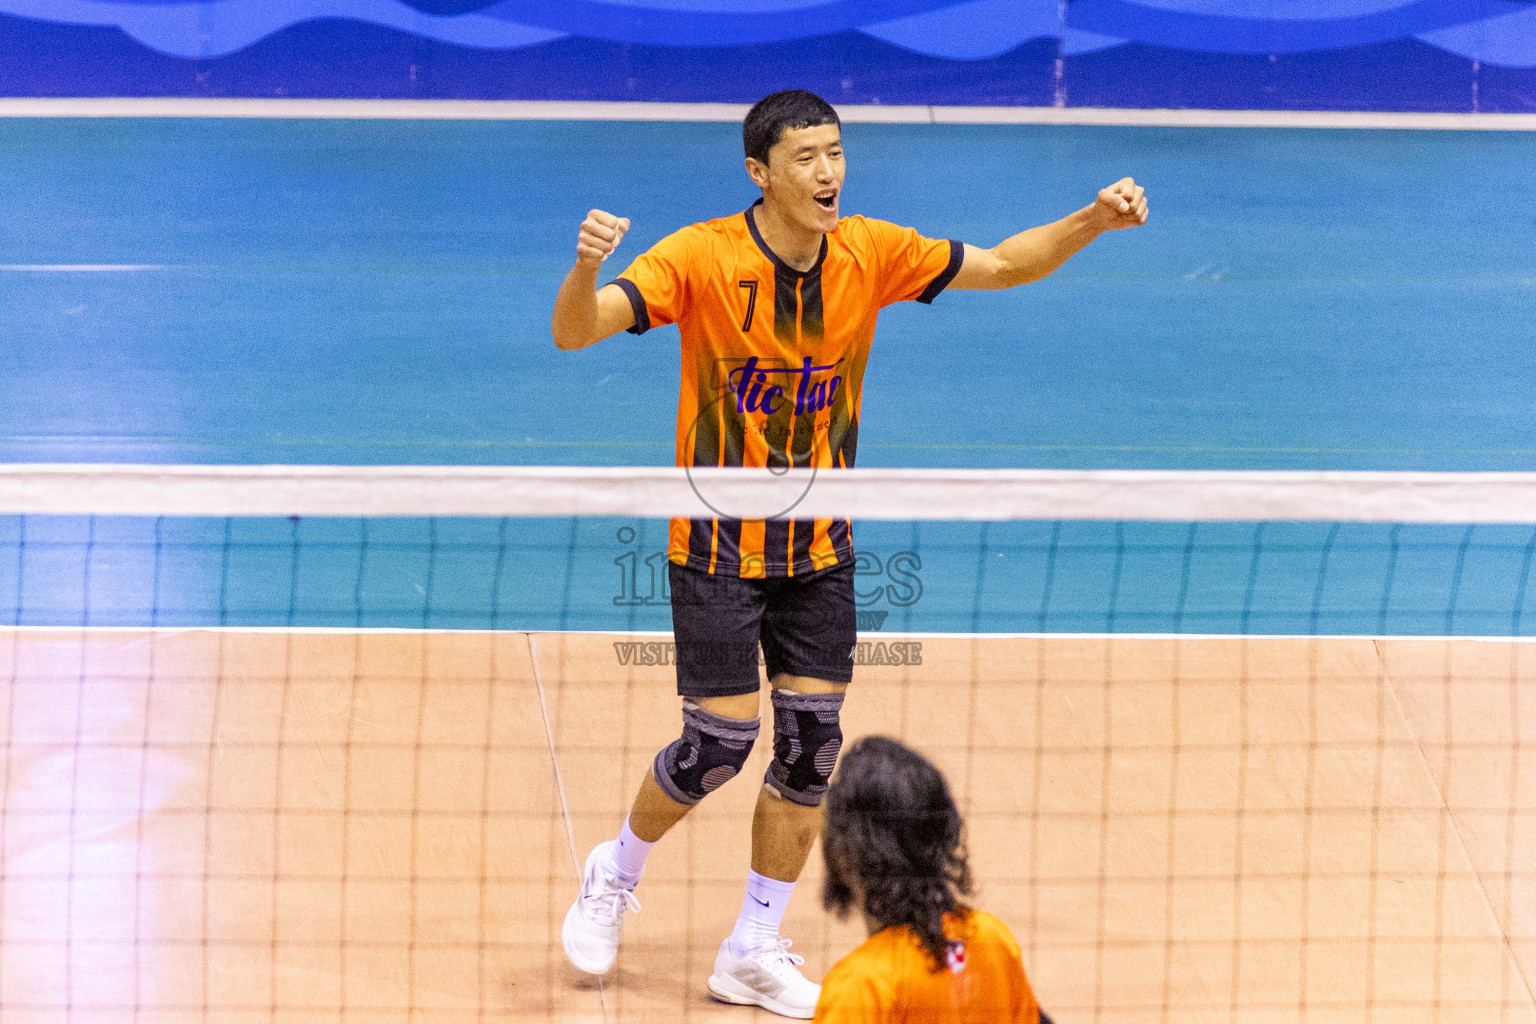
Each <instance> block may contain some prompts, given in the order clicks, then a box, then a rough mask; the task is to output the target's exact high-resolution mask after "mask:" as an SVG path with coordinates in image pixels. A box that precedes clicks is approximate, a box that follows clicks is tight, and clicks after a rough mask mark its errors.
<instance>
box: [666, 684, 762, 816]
mask: <svg viewBox="0 0 1536 1024" xmlns="http://www.w3.org/2000/svg"><path fill="white" fill-rule="evenodd" d="M760 725H761V723H759V722H758V720H757V719H755V718H726V717H725V716H724V715H716V714H713V713H712V712H709V711H705V710H704V709H703V708H701V707H699V706H698V705H697V704H695V703H693V701H684V702H683V735H682V736H680V737H679V738H678V739H677V740H675V741H674V742H673V743H672V745H671V746H669V747H666V748H665V749H663V750H662V751H661V753H659V754H657V755H656V761H655V763H654V764H653V765H651V774H653V775H654V776H655V777H656V784H657V785H658V786H660V787H661V788H662V791H663V792H665V793H666V794H667V796H669V797H671V798H672V799H673V800H676V801H677V802H678V803H680V804H696V803H698V802H699V801H700V800H703V799H704V798H705V797H706V796H708V795H709V794H711V793H713V792H714V791H715V790H717V789H719V788H720V787H721V786H723V785H725V784H726V783H727V782H729V781H731V779H733V778H735V777H736V775H737V773H738V772H740V771H741V766H742V765H744V764H746V763H747V755H748V754H750V753H752V744H754V743H756V742H757V731H758V729H759V728H760Z"/></svg>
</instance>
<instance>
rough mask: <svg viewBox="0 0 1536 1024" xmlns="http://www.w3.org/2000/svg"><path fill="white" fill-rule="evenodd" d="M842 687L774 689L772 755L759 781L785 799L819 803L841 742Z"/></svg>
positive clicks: (814, 805) (812, 804)
mask: <svg viewBox="0 0 1536 1024" xmlns="http://www.w3.org/2000/svg"><path fill="white" fill-rule="evenodd" d="M842 710H843V695H842V694H841V693H795V692H794V691H793V690H774V691H773V760H772V761H770V762H769V763H768V774H767V775H765V776H764V777H763V781H764V782H765V783H766V784H767V785H768V786H769V787H770V788H772V789H773V790H774V791H775V792H777V793H778V794H779V795H780V796H782V797H783V798H784V799H786V800H788V801H790V802H792V803H797V804H800V805H802V806H804V807H819V806H820V805H821V798H822V797H823V796H825V795H826V792H827V781H828V780H829V779H830V778H831V777H832V769H833V768H834V767H836V766H837V754H838V751H840V750H841V749H842V747H843V727H842V723H841V721H840V718H841V716H842Z"/></svg>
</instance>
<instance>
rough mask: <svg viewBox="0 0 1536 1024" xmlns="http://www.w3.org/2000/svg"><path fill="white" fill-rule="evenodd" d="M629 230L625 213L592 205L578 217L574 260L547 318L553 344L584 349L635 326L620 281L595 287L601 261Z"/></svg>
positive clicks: (633, 316)
mask: <svg viewBox="0 0 1536 1024" xmlns="http://www.w3.org/2000/svg"><path fill="white" fill-rule="evenodd" d="M628 230H629V218H628V217H615V216H614V215H613V214H611V213H604V212H603V211H602V210H593V211H592V212H591V213H588V214H587V219H586V220H584V221H582V222H581V230H580V231H579V232H578V233H577V235H576V265H575V266H573V267H571V272H570V273H569V274H566V275H565V281H564V283H562V284H561V285H560V294H559V295H557V296H556V297H555V312H554V315H553V316H551V317H550V321H549V332H550V334H552V335H554V338H555V347H556V348H561V349H567V350H569V349H578V348H586V347H587V346H588V345H595V344H597V343H598V342H599V341H602V340H603V339H604V338H606V337H608V336H609V335H612V334H617V333H619V332H620V331H623V330H628V329H629V328H630V327H633V326H634V324H635V311H634V307H632V306H631V305H630V302H629V298H628V296H626V295H625V294H624V293H623V292H622V291H620V290H619V287H618V285H612V284H610V285H605V286H604V287H603V288H601V289H599V288H598V287H597V273H598V271H599V270H600V269H601V268H602V265H603V260H605V259H607V258H608V254H609V253H611V252H613V250H614V249H615V248H617V247H618V244H619V241H620V239H622V238H623V237H624V232H626V231H628Z"/></svg>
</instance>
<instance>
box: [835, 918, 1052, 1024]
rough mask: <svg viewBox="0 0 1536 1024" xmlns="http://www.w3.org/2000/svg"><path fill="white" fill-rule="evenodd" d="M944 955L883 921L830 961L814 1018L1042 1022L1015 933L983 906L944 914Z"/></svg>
mask: <svg viewBox="0 0 1536 1024" xmlns="http://www.w3.org/2000/svg"><path fill="white" fill-rule="evenodd" d="M944 935H945V937H946V938H948V939H949V948H948V955H947V956H946V957H945V963H944V964H943V965H941V966H940V967H938V969H937V970H935V969H934V965H933V961H932V960H930V959H929V957H928V952H927V951H926V950H925V949H924V948H923V946H922V943H920V942H919V941H918V939H917V934H916V933H915V932H913V931H912V929H911V928H909V927H908V926H906V925H900V926H895V927H891V928H885V929H882V930H881V931H878V932H876V933H875V934H873V935H871V936H870V937H869V938H868V939H866V940H865V942H864V944H863V945H861V946H859V948H858V949H855V950H854V951H853V952H851V953H849V954H848V955H847V956H845V957H843V958H842V959H841V960H839V961H838V962H837V963H835V964H833V965H832V969H831V970H830V971H828V972H827V976H826V977H825V978H824V979H822V982H821V998H820V999H819V1000H818V1001H817V1003H816V1016H815V1022H816V1024H1041V1021H1042V1020H1043V1018H1042V1017H1041V1015H1040V1007H1039V1005H1038V1004H1037V1003H1036V1002H1035V993H1034V991H1033V990H1032V989H1031V988H1030V986H1029V979H1028V978H1027V977H1026V976H1025V974H1024V959H1023V957H1022V956H1021V955H1020V954H1019V944H1018V942H1017V941H1015V940H1014V937H1013V933H1012V932H1010V931H1009V930H1008V926H1007V925H1005V924H1003V922H1002V921H999V920H998V919H997V918H995V917H993V916H992V915H991V914H988V913H984V912H983V911H980V910H973V911H971V912H970V913H968V914H966V915H964V916H960V915H957V914H945V915H944Z"/></svg>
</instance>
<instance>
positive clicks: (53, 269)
mask: <svg viewBox="0 0 1536 1024" xmlns="http://www.w3.org/2000/svg"><path fill="white" fill-rule="evenodd" d="M164 269H165V267H164V266H162V265H161V264H158V263H0V270H8V271H12V272H14V273H21V274H27V273H46V274H77V273H90V274H99V273H117V272H121V271H134V270H164Z"/></svg>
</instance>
